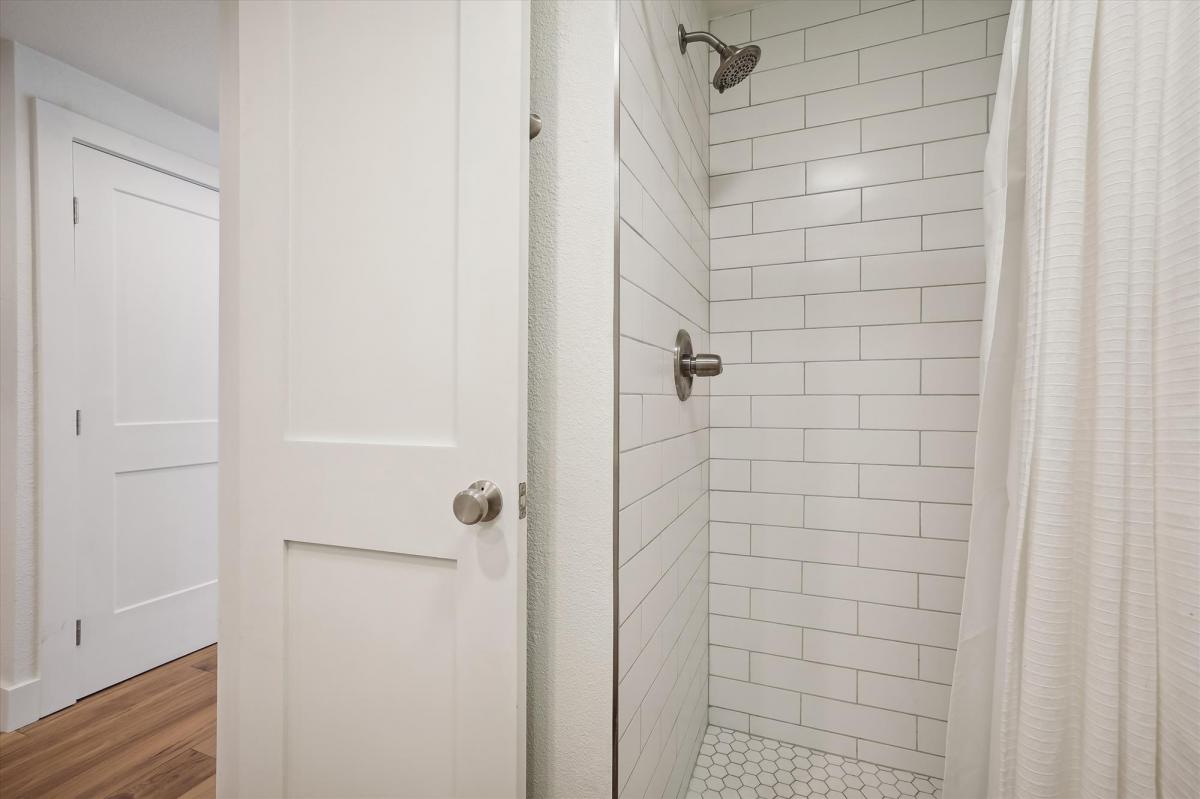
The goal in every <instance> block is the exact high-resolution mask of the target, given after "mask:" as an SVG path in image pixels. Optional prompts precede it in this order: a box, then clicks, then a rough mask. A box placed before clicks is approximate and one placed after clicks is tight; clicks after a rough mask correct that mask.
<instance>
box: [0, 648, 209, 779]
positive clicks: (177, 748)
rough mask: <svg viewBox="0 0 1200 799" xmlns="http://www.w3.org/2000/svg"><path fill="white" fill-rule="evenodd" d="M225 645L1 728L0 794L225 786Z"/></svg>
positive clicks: (185, 657)
mask: <svg viewBox="0 0 1200 799" xmlns="http://www.w3.org/2000/svg"><path fill="white" fill-rule="evenodd" d="M216 725H217V647H216V646H215V645H214V646H210V647H207V648H205V649H201V650H199V651H198V652H193V653H192V654H190V655H186V656H184V657H182V658H179V659H178V660H173V661H171V662H170V663H167V664H165V665H163V666H160V667H158V668H157V669H153V670H151V671H148V672H146V673H145V674H139V675H138V676H137V677H133V678H132V679H129V680H126V681H125V682H122V683H118V684H117V685H114V686H112V687H111V688H107V689H105V690H103V691H100V692H99V693H96V694H93V695H91V696H89V697H87V698H86V699H83V700H81V701H79V702H76V703H75V704H74V705H72V706H71V707H69V708H67V709H65V710H60V711H59V712H58V713H55V714H54V715H53V716H47V717H46V718H44V719H41V720H40V721H37V722H34V723H33V724H30V725H29V726H28V727H23V728H21V730H20V731H18V732H10V733H4V734H0V799H24V797H38V798H39V799H41V798H42V797H87V799H103V798H104V797H108V799H182V798H183V797H186V799H199V798H200V797H206V798H208V797H213V796H215V794H216V763H217V761H216V741H217V739H216V734H217V730H216Z"/></svg>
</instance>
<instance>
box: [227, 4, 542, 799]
mask: <svg viewBox="0 0 1200 799" xmlns="http://www.w3.org/2000/svg"><path fill="white" fill-rule="evenodd" d="M226 12H227V13H228V14H231V15H232V17H229V16H227V17H226V19H225V35H226V39H225V43H226V47H227V48H231V50H232V52H231V50H230V49H227V51H226V58H227V69H228V68H229V64H235V67H234V69H235V71H236V77H234V75H232V74H231V73H229V72H227V73H226V82H225V83H224V86H223V92H224V93H223V108H222V122H221V130H222V137H223V139H222V153H223V158H226V159H228V160H226V161H225V165H226V166H224V167H223V169H224V170H225V171H224V179H225V180H224V183H223V201H224V202H226V203H228V205H227V206H226V209H225V217H226V220H227V221H228V220H230V219H233V218H234V217H236V222H235V223H234V224H235V225H236V229H234V228H230V227H227V228H226V230H227V231H228V238H227V239H225V242H224V243H225V245H226V249H225V250H224V252H223V257H222V270H223V278H222V303H221V313H222V348H223V349H222V362H221V364H222V381H221V382H222V397H221V409H222V439H221V447H222V464H223V466H222V474H221V505H222V522H221V523H222V562H221V566H222V576H223V577H222V579H223V585H225V586H226V588H225V590H224V593H223V594H222V602H223V604H222V624H223V627H222V636H221V640H222V653H221V674H222V683H221V689H220V690H221V693H220V702H219V708H220V710H219V713H218V719H219V721H218V723H219V725H220V726H219V730H220V733H219V736H218V738H219V740H220V741H221V747H222V748H221V750H220V753H219V756H218V769H219V778H218V779H219V792H221V793H223V794H229V795H241V796H281V795H286V796H324V797H331V796H337V797H356V796H388V797H401V796H412V797H441V796H489V797H504V796H518V795H520V796H524V793H525V787H524V767H525V754H524V746H525V709H524V688H525V540H524V537H525V523H524V521H523V520H522V519H521V516H522V514H521V513H520V510H519V505H520V503H519V500H518V497H519V485H520V484H521V482H522V481H523V480H524V479H525V478H524V470H525V407H526V397H525V371H526V365H525V364H526V358H525V325H526V316H525V303H526V295H525V280H526V225H527V218H526V216H527V214H526V205H527V202H526V200H527V197H526V193H527V182H528V178H527V172H528V165H527V153H528V149H527V148H528V92H527V87H528V74H527V70H528V66H527V62H528V8H527V7H526V5H525V4H524V3H522V2H511V1H509V2H449V1H441V0H437V1H435V2H320V1H313V0H305V1H304V2H277V3H240V4H238V5H236V6H228V7H226ZM230 167H232V169H230ZM477 480H490V481H492V482H494V483H495V484H496V485H497V486H498V487H499V489H500V491H501V493H502V496H503V507H502V510H501V512H500V514H499V516H498V517H496V518H495V519H494V520H492V521H487V522H482V523H479V524H475V525H472V526H467V525H464V524H461V523H460V522H459V521H457V520H456V518H455V516H454V515H453V514H452V513H451V503H452V500H453V498H454V496H455V494H456V493H457V492H459V491H461V490H463V489H465V488H467V486H468V485H469V484H471V483H473V482H475V481H477ZM226 578H228V579H226ZM235 581H236V585H237V588H236V590H233V591H231V590H229V585H230V584H231V583H233V582H235Z"/></svg>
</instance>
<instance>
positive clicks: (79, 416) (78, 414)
mask: <svg viewBox="0 0 1200 799" xmlns="http://www.w3.org/2000/svg"><path fill="white" fill-rule="evenodd" d="M82 431H83V412H82V411H78V410H77V411H75V435H79V434H80V432H82Z"/></svg>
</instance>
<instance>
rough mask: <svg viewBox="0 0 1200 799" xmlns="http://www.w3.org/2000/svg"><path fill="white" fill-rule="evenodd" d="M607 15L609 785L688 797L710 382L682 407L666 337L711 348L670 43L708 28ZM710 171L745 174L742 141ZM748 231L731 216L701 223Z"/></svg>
mask: <svg viewBox="0 0 1200 799" xmlns="http://www.w3.org/2000/svg"><path fill="white" fill-rule="evenodd" d="M619 14H620V67H619V69H620V92H621V107H620V152H621V174H620V219H621V221H620V225H621V227H620V234H619V235H620V249H619V252H620V277H621V286H620V290H621V296H620V308H621V313H620V320H619V332H620V344H621V348H620V375H619V378H618V380H619V392H620V401H619V412H620V435H619V441H618V444H619V449H620V456H619V475H620V476H619V481H618V493H619V504H620V514H619V518H618V537H617V541H618V560H619V568H618V573H617V581H618V591H619V598H618V613H619V622H620V632H619V641H618V679H619V685H618V696H617V723H618V728H619V729H618V735H619V739H618V741H619V742H618V759H617V763H618V767H617V771H618V773H617V780H618V790H619V792H620V796H622V797H628V798H629V799H637V798H639V797H654V798H655V799H658V798H659V797H672V798H674V797H678V796H681V795H682V794H683V793H685V792H686V791H687V787H688V782H689V780H690V779H691V771H692V768H693V767H694V765H695V761H696V754H697V752H698V751H699V748H700V743H701V739H702V737H703V735H704V730H705V727H706V726H707V723H708V673H709V671H710V669H709V665H708V660H709V655H708V648H709V647H708V621H707V620H708V608H709V598H708V593H709V586H708V559H709V555H708V551H709V540H708V539H709V533H708V483H709V474H708V470H709V467H708V419H709V397H708V396H707V393H706V390H705V387H704V385H702V384H703V383H706V382H708V381H699V382H700V383H701V385H699V386H698V388H699V391H698V392H697V394H696V395H694V396H693V397H692V398H691V399H690V400H688V402H686V403H681V402H680V401H679V400H678V399H677V398H676V396H675V390H674V384H673V382H672V379H671V349H672V348H673V347H674V344H675V333H676V331H677V330H679V328H687V329H688V330H690V331H691V334H692V337H693V340H694V341H695V343H696V346H697V348H698V349H700V350H701V351H703V350H706V349H707V348H708V343H709V340H708V330H709V271H708V260H709V216H708V213H709V202H708V195H709V171H708V161H709V157H710V156H709V105H708V81H709V76H708V73H707V70H708V54H707V52H706V51H705V49H704V48H702V47H698V46H697V47H692V48H691V49H689V50H688V53H687V55H686V56H683V55H680V53H679V47H678V44H677V43H676V38H675V36H676V35H675V28H676V26H677V25H678V24H680V23H683V24H684V25H686V26H687V27H688V28H689V29H697V28H705V27H707V24H706V21H705V18H704V17H705V14H704V12H703V10H702V8H701V5H700V3H698V2H696V0H672V1H671V2H660V1H659V0H622V2H621V4H620V9H619ZM802 102H803V101H802ZM743 149H744V150H745V152H744V153H742V152H741V151H742V150H743ZM714 160H715V161H716V163H717V164H718V165H719V166H721V167H722V168H724V169H728V170H730V171H738V170H741V169H745V168H749V166H750V162H749V142H740V143H738V144H735V145H733V146H731V147H729V148H727V149H726V151H725V152H724V154H717V155H716V156H715V158H714ZM788 169H791V170H793V171H795V168H794V167H788ZM799 174H800V178H801V180H803V166H801V168H800V170H799ZM800 188H801V191H802V190H803V186H802V185H801V187H800ZM747 210H748V209H747ZM748 222H749V217H748V215H747V217H746V219H745V222H743V220H742V219H741V218H740V217H739V214H738V212H737V210H736V209H734V210H731V211H727V212H725V213H724V214H722V215H719V218H718V219H717V220H716V222H715V224H716V226H717V227H718V228H719V229H720V230H721V231H722V232H723V233H726V234H730V233H737V232H740V231H743V229H744V228H745V223H748ZM744 232H747V233H748V232H750V231H749V229H748V228H745V230H744ZM747 345H748V342H747ZM768 377H770V376H768ZM783 387H784V388H787V386H786V385H785V386H783ZM729 463H732V464H734V468H735V469H736V468H737V466H738V465H739V463H740V462H738V461H729ZM745 468H746V469H747V470H748V468H749V467H748V465H747V466H746V467H745ZM720 479H722V480H724V481H726V482H727V483H728V484H734V485H736V484H737V483H736V474H732V473H730V472H729V470H724V471H722V472H721V477H720ZM721 600H723V601H724V602H725V605H724V607H726V608H727V609H729V610H731V611H734V612H736V611H737V610H738V607H737V605H736V603H735V600H736V598H730V597H726V596H724V595H722V597H721ZM721 667H722V668H727V669H728V668H731V667H730V666H729V665H728V664H727V663H725V662H724V661H722V664H721Z"/></svg>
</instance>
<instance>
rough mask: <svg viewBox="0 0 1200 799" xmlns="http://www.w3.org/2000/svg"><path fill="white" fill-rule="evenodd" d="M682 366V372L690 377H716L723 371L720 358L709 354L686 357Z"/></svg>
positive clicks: (703, 353)
mask: <svg viewBox="0 0 1200 799" xmlns="http://www.w3.org/2000/svg"><path fill="white" fill-rule="evenodd" d="M682 366H683V369H684V371H685V372H686V373H687V374H690V375H691V376H692V377H716V376H717V375H719V374H721V372H722V371H723V369H724V366H722V364H721V356H720V355H714V354H713V353H711V352H702V353H700V354H698V355H691V356H688V357H686V358H684V360H683V364H682Z"/></svg>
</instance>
